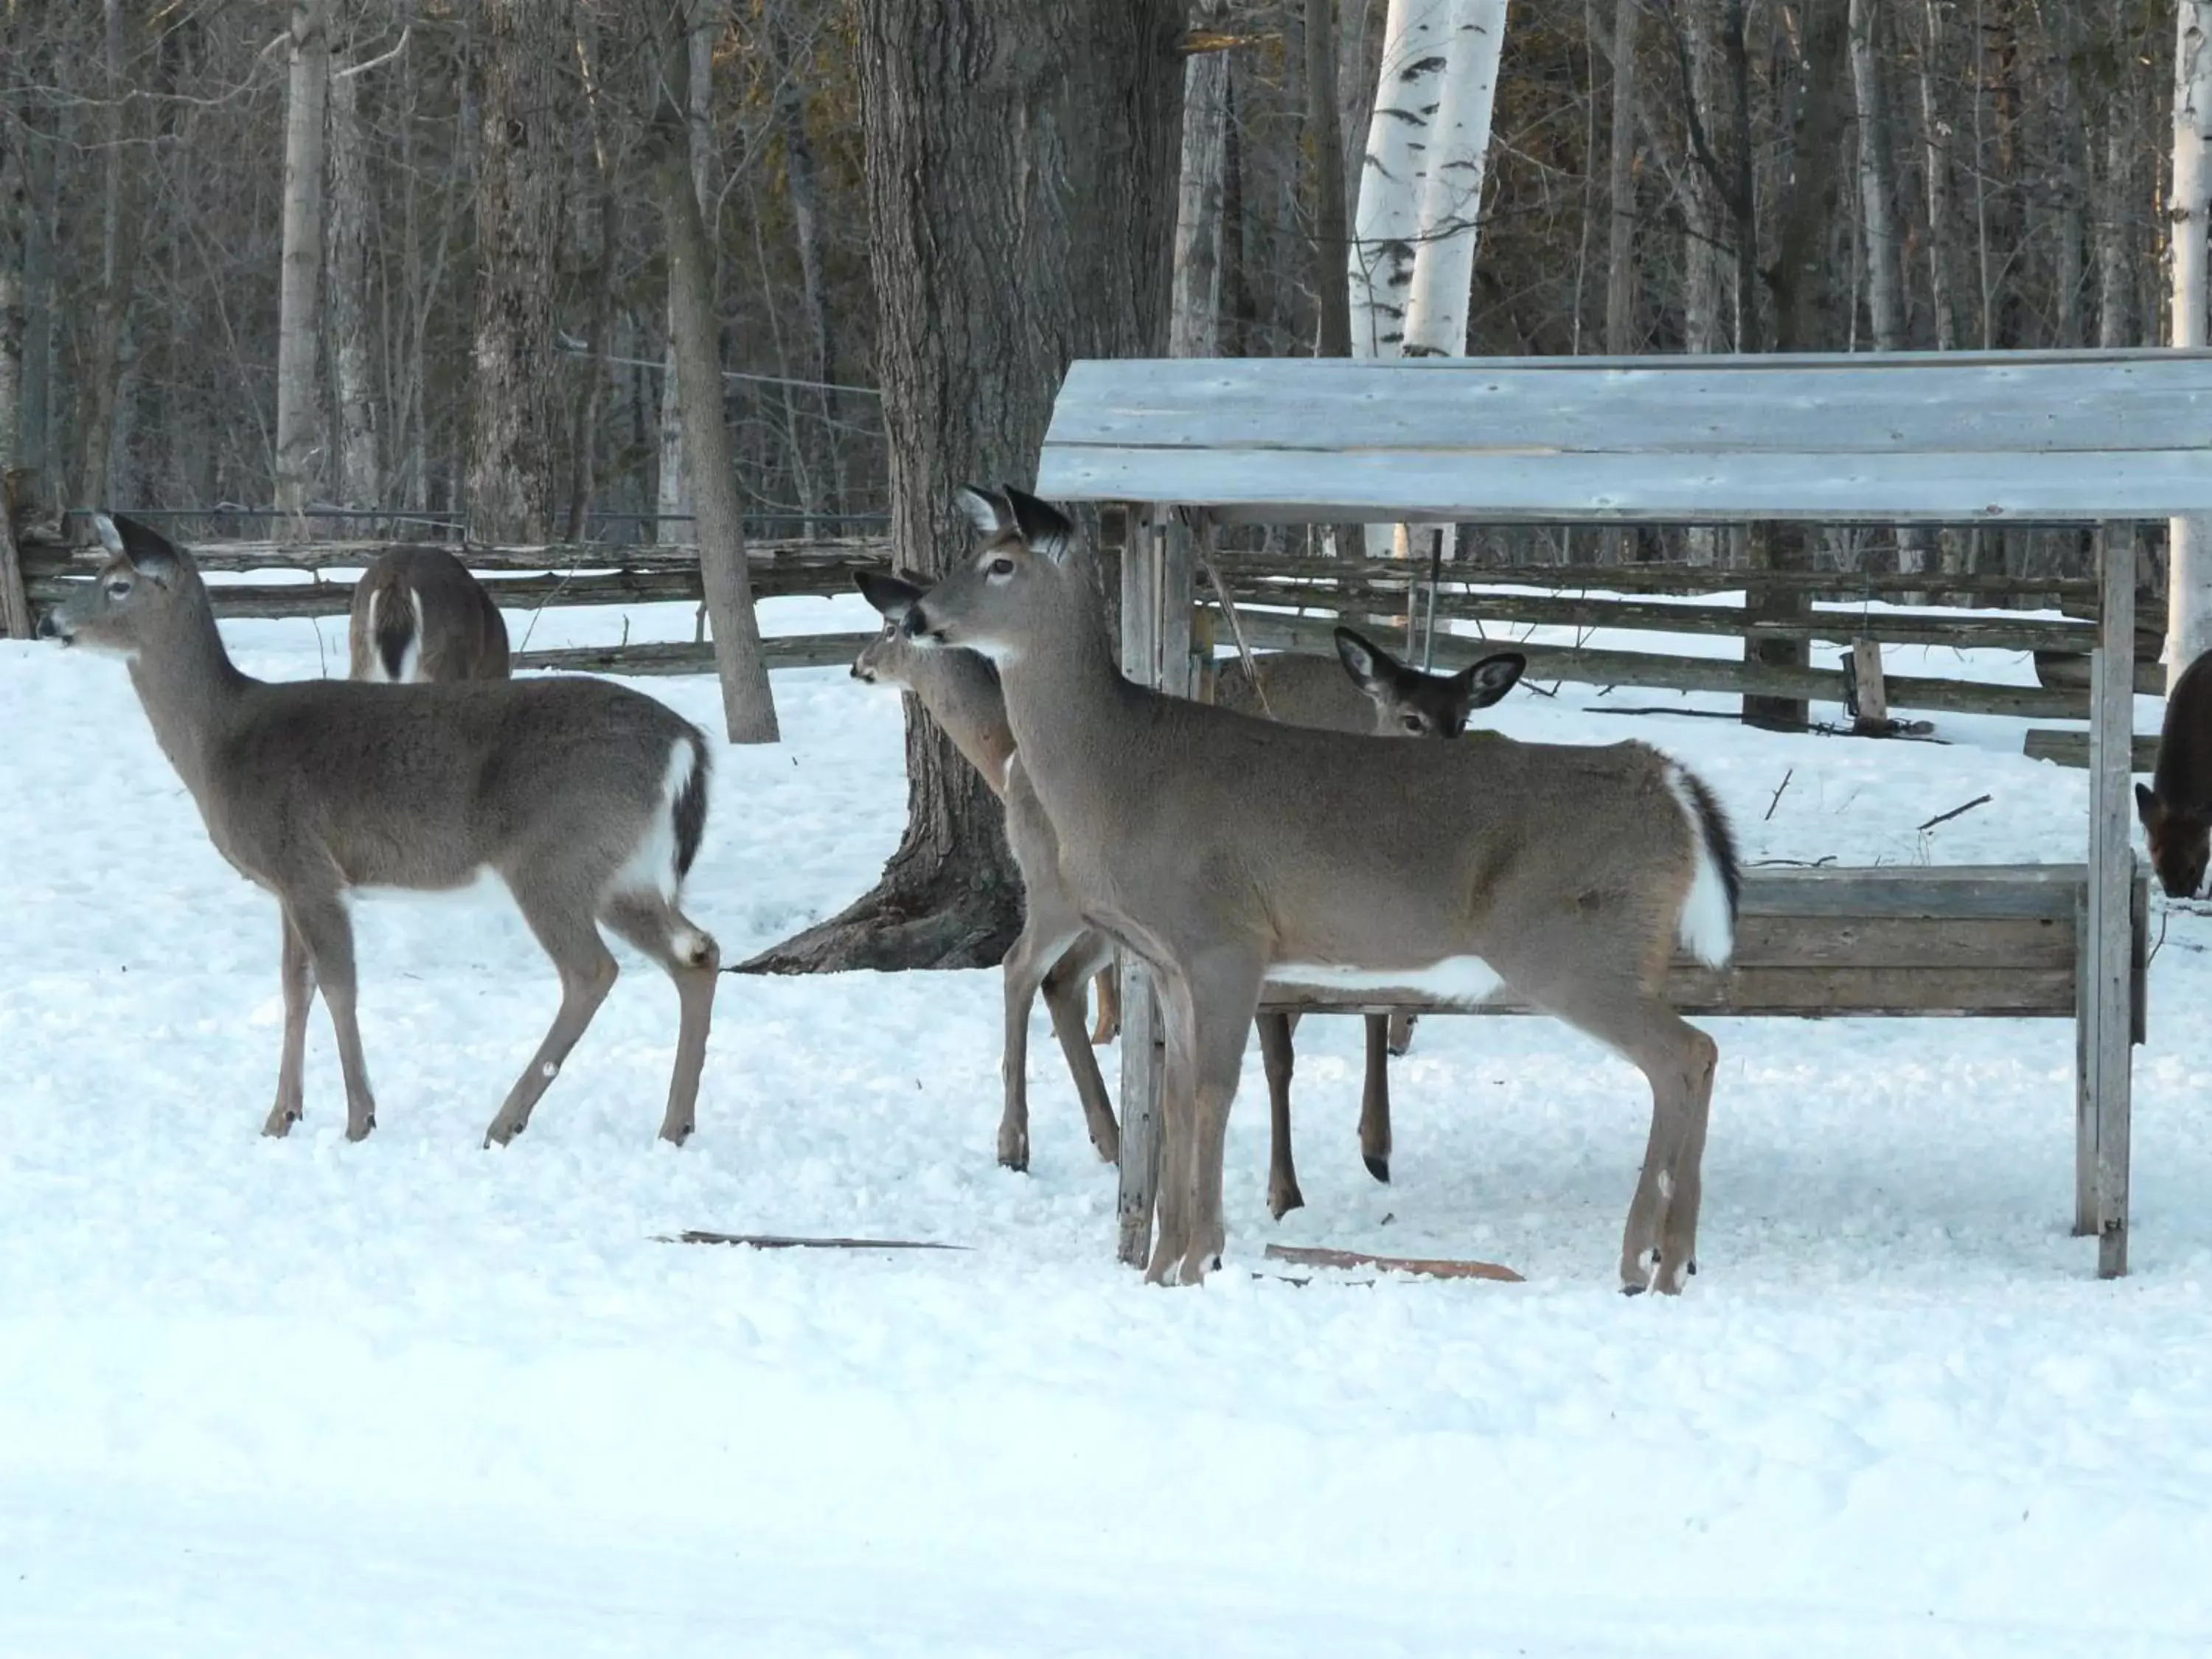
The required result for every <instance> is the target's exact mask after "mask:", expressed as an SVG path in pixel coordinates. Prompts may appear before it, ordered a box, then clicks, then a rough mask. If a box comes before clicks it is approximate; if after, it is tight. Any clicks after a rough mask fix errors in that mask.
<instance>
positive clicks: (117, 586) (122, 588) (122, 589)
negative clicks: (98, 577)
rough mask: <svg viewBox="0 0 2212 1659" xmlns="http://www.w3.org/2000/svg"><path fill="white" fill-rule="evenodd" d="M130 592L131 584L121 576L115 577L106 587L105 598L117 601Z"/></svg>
mask: <svg viewBox="0 0 2212 1659" xmlns="http://www.w3.org/2000/svg"><path fill="white" fill-rule="evenodd" d="M130 591H131V583H130V582H129V580H127V579H125V578H124V577H121V576H118V577H117V578H116V579H115V580H113V581H112V582H110V583H108V585H107V597H108V598H109V599H121V598H122V597H123V596H124V595H125V594H126V593H128V592H130Z"/></svg>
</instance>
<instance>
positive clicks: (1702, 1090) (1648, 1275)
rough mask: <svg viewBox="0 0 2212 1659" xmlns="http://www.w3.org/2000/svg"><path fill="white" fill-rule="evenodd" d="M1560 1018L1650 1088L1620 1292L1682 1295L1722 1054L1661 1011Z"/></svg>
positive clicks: (1650, 1005) (1654, 1006)
mask: <svg viewBox="0 0 2212 1659" xmlns="http://www.w3.org/2000/svg"><path fill="white" fill-rule="evenodd" d="M1562 1018H1566V1019H1567V1020H1568V1021H1569V1022H1570V1023H1571V1024H1574V1025H1576V1026H1577V1027H1578V1028H1580V1029H1581V1030H1584V1031H1587V1032H1588V1033H1589V1035H1591V1036H1595V1037H1596V1038H1597V1039H1598V1040H1599V1041H1600V1042H1604V1043H1606V1044H1607V1046H1609V1047H1610V1048H1613V1050H1614V1051H1615V1052H1616V1053H1618V1054H1621V1055H1623V1056H1624V1057H1625V1058H1626V1059H1627V1060H1629V1061H1630V1063H1631V1064H1632V1065H1633V1066H1635V1067H1636V1068H1637V1069H1638V1071H1640V1072H1642V1073H1644V1078H1645V1079H1646V1080H1647V1081H1648V1082H1649V1083H1650V1085H1651V1133H1650V1139H1649V1140H1648V1141H1647V1142H1646V1144H1645V1146H1644V1167H1643V1169H1642V1170H1641V1171H1640V1172H1639V1173H1638V1176H1637V1182H1636V1195H1635V1196H1634V1198H1632V1200H1630V1202H1629V1206H1628V1225H1627V1226H1626V1229H1625V1230H1624V1231H1623V1232H1622V1235H1621V1241H1620V1287H1621V1289H1622V1290H1624V1291H1627V1292H1628V1293H1629V1294H1630V1295H1632V1296H1633V1295H1635V1294H1636V1293H1638V1291H1646V1290H1656V1291H1662V1292H1663V1293H1664V1294H1666V1295H1668V1296H1676V1295H1680V1292H1681V1290H1682V1285H1683V1282H1684V1279H1686V1276H1687V1275H1688V1274H1689V1273H1691V1272H1692V1270H1693V1267H1694V1262H1693V1258H1694V1256H1695V1255H1696V1252H1697V1244H1698V1209H1699V1204H1700V1203H1701V1201H1702V1200H1703V1197H1704V1177H1703V1170H1704V1160H1705V1127H1706V1121H1707V1118H1708V1116H1709V1115H1710V1113H1711V1105H1712V1096H1713V1068H1714V1066H1715V1065H1716V1063H1717V1060H1718V1059H1719V1056H1720V1049H1719V1048H1718V1046H1717V1045H1716V1044H1715V1043H1714V1042H1713V1040H1712V1038H1711V1037H1710V1036H1706V1035H1705V1033H1704V1032H1703V1031H1700V1030H1698V1028H1697V1027H1696V1026H1694V1025H1692V1024H1689V1023H1688V1022H1687V1021H1686V1020H1684V1019H1683V1018H1681V1017H1680V1016H1679V1015H1678V1014H1676V1013H1675V1012H1674V1011H1673V1010H1672V1009H1670V1008H1668V1007H1667V1006H1665V1005H1664V1004H1662V1003H1658V1002H1655V1001H1651V1000H1648V999H1638V1000H1635V1001H1632V1002H1626V1003H1623V1004H1621V1005H1618V1006H1593V1005H1584V1006H1582V1007H1580V1008H1577V1009H1575V1010H1573V1011H1571V1012H1565V1011H1563V1012H1562Z"/></svg>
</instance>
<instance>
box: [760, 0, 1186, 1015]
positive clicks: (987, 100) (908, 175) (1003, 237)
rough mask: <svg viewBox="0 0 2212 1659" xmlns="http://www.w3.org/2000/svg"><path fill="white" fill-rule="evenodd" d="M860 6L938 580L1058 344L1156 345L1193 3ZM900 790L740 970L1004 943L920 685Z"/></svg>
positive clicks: (1021, 456) (882, 321) (889, 294)
mask: <svg viewBox="0 0 2212 1659" xmlns="http://www.w3.org/2000/svg"><path fill="white" fill-rule="evenodd" d="M1183 23H1184V7H1183V3H1182V0H1059V3H1057V4H1054V5H1050V6H1044V5H1039V4H1037V3H1036V0H863V3H862V4H861V5H860V66H861V100H860V106H861V112H862V120H863V123H864V136H865V138H866V157H867V181H868V233H869V234H868V241H869V252H870V257H871V260H872V264H873V266H874V270H875V279H876V294H877V303H878V307H879V325H878V326H879V331H880V332H879V338H878V345H877V363H878V373H879V374H880V377H881V381H882V386H883V392H884V423H885V426H886V428H888V435H889V438H890V477H891V526H890V539H891V544H892V545H893V546H894V547H896V548H898V549H899V550H901V552H902V556H904V557H905V558H907V559H908V560H910V561H912V562H915V563H916V564H918V565H920V566H921V569H922V572H923V574H925V575H927V576H935V575H938V574H942V572H943V571H944V570H945V568H947V567H948V566H949V565H950V564H951V562H952V561H954V560H956V559H960V558H963V557H965V556H968V555H969V552H971V551H972V550H973V548H974V546H975V537H974V532H973V531H972V530H971V528H970V527H969V525H968V523H967V521H966V520H965V519H964V518H963V516H962V514H961V513H960V511H959V508H958V507H957V506H956V505H955V504H954V501H953V491H954V489H956V488H957V486H958V485H960V484H962V483H969V482H970V481H981V482H982V483H997V482H999V481H1000V480H1011V481H1014V482H1020V481H1022V480H1024V479H1026V478H1027V477H1029V476H1030V469H1031V468H1032V467H1033V466H1035V465H1036V454H1037V449H1038V446H1039V445H1040V444H1041V443H1042V441H1043V438H1044V429H1045V426H1046V423H1047V422H1048V420H1049V418H1050V416H1051V410H1052V400H1053V397H1054V393H1055V392H1057V390H1058V389H1059V386H1060V377H1061V375H1062V374H1063V373H1064V372H1065V371H1066V366H1067V363H1068V362H1069V360H1070V359H1072V358H1074V357H1113V356H1158V355H1159V353H1160V351H1161V349H1162V348H1163V347H1164V345H1165V344H1166V340H1167V329H1166V324H1167V300H1168V255H1169V251H1170V246H1171V245H1172V241H1173V236H1174V224H1175V199H1176V191H1175V186H1176V155H1177V143H1176V140H1177V137H1178V136H1179V134H1180V131H1181V116H1182V77H1183V67H1182V60H1181V58H1179V57H1178V56H1177V55H1176V42H1177V40H1179V39H1180V38H1181V36H1182V32H1183ZM1013 248H1019V249H1020V250H1021V257H1019V258H1008V257H1007V251H1008V250H1009V249H1013ZM907 789H908V794H907V829H906V836H905V838H904V840H903V841H902V842H901V843H900V846H899V848H898V850H897V851H896V853H894V854H892V856H891V860H890V863H889V864H888V865H887V866H884V875H883V879H882V882H881V883H880V884H878V887H877V888H876V889H875V890H874V891H872V892H871V893H869V894H867V895H866V896H863V897H862V898H861V899H860V900H859V901H858V902H855V903H854V905H852V906H851V907H850V908H848V909H847V910H846V911H845V912H844V913H843V914H842V915H839V916H836V917H834V918H832V919H831V920H830V921H826V922H824V923H823V924H821V925H820V926H819V927H814V928H811V929H809V930H808V931H807V932H806V933H803V934H801V935H800V936H799V938H797V939H793V940H790V941H788V942H787V943H786V944H784V945H779V946H777V947H776V948H775V950H773V951H769V952H767V953H766V954H765V955H763V956H762V957H758V958H757V959H756V960H755V961H754V962H752V963H748V964H747V966H748V967H750V968H755V969H762V970H765V971H773V972H786V973H790V972H805V971H811V970H820V969H833V968H882V969H903V968H921V967H946V968H951V967H962V968H966V967H986V966H989V965H990V964H992V963H996V962H997V961H998V960H999V959H1000V957H1001V956H1003V955H1004V954H1005V951H1006V946H1007V945H1008V944H1009V943H1011V942H1012V939H1013V936H1014V933H1015V932H1016V931H1017V929H1018V925H1019V921H1020V917H1021V896H1020V882H1019V878H1018V876H1017V875H1016V873H1015V872H1014V870H1013V866H1012V860H1011V859H1009V857H1008V856H1007V854H1006V842H1005V836H1004V826H1003V821H1002V819H1001V817H1000V811H999V804H998V800H997V799H996V797H994V795H993V794H992V793H991V792H990V791H989V790H988V789H987V788H986V787H984V785H983V782H982V780H981V778H979V777H978V776H977V775H975V771H974V770H973V769H971V768H970V767H969V765H968V763H966V762H965V761H963V760H962V759H961V758H960V757H959V755H958V753H957V750H954V749H953V748H952V746H951V744H950V743H948V742H947V741H946V740H945V738H944V736H943V734H942V733H940V732H938V731H937V729H936V728H935V727H934V726H933V725H932V724H931V723H930V722H929V721H928V720H927V717H926V716H924V715H923V714H921V710H920V708H919V707H918V706H916V705H915V704H914V703H912V702H909V703H908V709H907Z"/></svg>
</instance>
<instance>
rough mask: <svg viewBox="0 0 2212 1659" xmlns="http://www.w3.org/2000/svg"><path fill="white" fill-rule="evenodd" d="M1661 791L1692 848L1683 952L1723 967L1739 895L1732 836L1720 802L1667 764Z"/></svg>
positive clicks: (1684, 771)
mask: <svg viewBox="0 0 2212 1659" xmlns="http://www.w3.org/2000/svg"><path fill="white" fill-rule="evenodd" d="M1667 787H1668V790H1669V791H1670V792H1671V793H1673V795H1674V799H1675V801H1676V803H1677V804H1678V805H1680V807H1681V809H1682V817H1683V821H1684V822H1685V823H1686V824H1687V825H1688V827H1689V831H1690V841H1691V844H1692V846H1693V847H1694V848H1695V849H1696V854H1695V856H1696V859H1697V866H1696V870H1695V872H1694V873H1693V874H1692V877H1691V878H1690V890H1689V893H1688V894H1687V896H1685V897H1684V899H1683V900H1682V914H1681V915H1680V919H1679V923H1678V925H1679V927H1680V930H1681V938H1682V945H1683V948H1684V949H1686V950H1687V951H1689V953H1690V954H1691V955H1692V956H1693V957H1697V959H1698V960H1699V961H1700V962H1702V963H1705V965H1706V966H1707V967H1709V968H1721V967H1725V966H1726V965H1727V963H1728V959H1729V957H1730V956H1731V955H1732V954H1734V952H1735V919H1736V908H1737V906H1738V905H1739V903H1740V902H1741V898H1742V892H1743V876H1742V872H1741V871H1740V870H1738V869H1737V867H1736V854H1735V832H1734V831H1732V830H1731V829H1729V821H1728V815H1727V814H1726V813H1724V812H1723V811H1721V804H1720V802H1719V801H1717V800H1716V799H1714V798H1713V792H1712V791H1711V789H1709V788H1707V787H1705V781H1704V780H1703V779H1702V778H1700V777H1699V776H1698V775H1697V774H1695V773H1694V772H1692V771H1690V770H1689V769H1687V768H1686V767H1683V766H1680V765H1678V764H1676V763H1674V762H1673V761H1668V763H1667Z"/></svg>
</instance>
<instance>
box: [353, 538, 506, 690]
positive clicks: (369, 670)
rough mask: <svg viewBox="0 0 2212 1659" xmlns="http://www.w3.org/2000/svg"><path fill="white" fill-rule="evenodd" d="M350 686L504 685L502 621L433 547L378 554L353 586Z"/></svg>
mask: <svg viewBox="0 0 2212 1659" xmlns="http://www.w3.org/2000/svg"><path fill="white" fill-rule="evenodd" d="M347 637H348V643H349V656H350V658H351V671H352V676H353V678H355V679H357V680H388V681H392V682H393V683H395V684H409V683H413V682H417V681H431V682H440V681H448V680H476V679H505V678H507V673H508V666H509V658H508V653H507V622H506V619H505V618H504V617H501V615H500V613H499V606H498V605H495V604H494V603H493V601H492V597H491V594H490V592H489V591H487V590H486V588H485V587H484V586H483V583H482V582H480V581H478V580H477V579H476V578H475V577H474V576H472V575H471V574H469V570H468V567H467V566H465V565H464V564H463V563H462V562H460V561H459V559H457V558H455V557H454V556H453V555H452V554H451V553H448V552H447V551H446V550H445V549H443V548H441V547H397V548H393V549H392V550H390V551H388V552H386V553H384V554H382V555H380V556H379V557H378V558H377V560H376V562H374V563H373V564H371V565H370V566H369V568H368V570H366V571H365V572H363V573H362V579H361V580H360V582H359V583H358V584H357V585H356V586H355V588H354V596H353V611H352V615H351V617H350V620H349V625H348V628H347Z"/></svg>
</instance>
